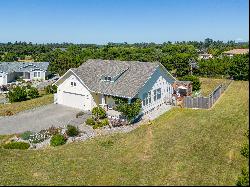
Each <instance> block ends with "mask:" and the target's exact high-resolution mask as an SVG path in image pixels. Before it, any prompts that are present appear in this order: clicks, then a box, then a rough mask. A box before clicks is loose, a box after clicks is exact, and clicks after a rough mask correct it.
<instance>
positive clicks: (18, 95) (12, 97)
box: [7, 86, 27, 103]
mask: <svg viewBox="0 0 250 187" xmlns="http://www.w3.org/2000/svg"><path fill="white" fill-rule="evenodd" d="M7 97H8V98H9V101H10V102H11V103H13V102H20V101H25V100H26V99H27V92H26V89H25V87H20V86H17V87H15V88H13V89H11V90H10V91H9V93H8V95H7Z"/></svg>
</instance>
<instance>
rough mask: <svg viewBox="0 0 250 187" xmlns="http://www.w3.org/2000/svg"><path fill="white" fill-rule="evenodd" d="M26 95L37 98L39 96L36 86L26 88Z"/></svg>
mask: <svg viewBox="0 0 250 187" xmlns="http://www.w3.org/2000/svg"><path fill="white" fill-rule="evenodd" d="M28 96H29V97H30V98H31V99H34V98H37V97H39V92H38V90H37V89H36V88H34V87H31V88H30V89H29V90H28Z"/></svg>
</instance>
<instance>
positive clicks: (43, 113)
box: [0, 104, 89, 134]
mask: <svg viewBox="0 0 250 187" xmlns="http://www.w3.org/2000/svg"><path fill="white" fill-rule="evenodd" d="M79 111H80V110H78V109H75V108H71V107H66V106H63V105H58V104H50V105H46V106H42V107H38V108H35V109H32V110H28V111H23V112H20V113H18V114H16V115H14V116H6V117H0V134H14V133H21V132H24V131H27V130H30V131H33V132H38V131H40V130H42V129H46V128H48V127H51V126H52V125H53V126H56V127H58V126H65V125H67V124H71V125H80V124H82V123H83V122H84V121H85V120H86V119H87V118H88V117H89V114H85V115H84V116H83V117H81V118H76V117H75V116H76V114H77V113H78V112H79Z"/></svg>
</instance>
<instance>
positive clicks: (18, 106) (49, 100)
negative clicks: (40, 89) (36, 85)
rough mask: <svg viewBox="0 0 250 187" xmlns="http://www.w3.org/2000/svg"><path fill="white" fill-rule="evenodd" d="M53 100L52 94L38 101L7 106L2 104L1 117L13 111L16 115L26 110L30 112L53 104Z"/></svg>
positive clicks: (32, 100) (0, 108) (0, 107)
mask: <svg viewBox="0 0 250 187" xmlns="http://www.w3.org/2000/svg"><path fill="white" fill-rule="evenodd" d="M53 98H54V96H53V95H52V94H51V95H44V96H41V97H39V98H36V99H31V100H27V101H22V102H16V103H12V104H5V105H4V104H0V116H4V115H5V113H6V111H11V112H12V113H13V114H16V113H18V112H21V111H24V110H29V109H32V108H35V107H39V106H42V105H47V104H50V103H53Z"/></svg>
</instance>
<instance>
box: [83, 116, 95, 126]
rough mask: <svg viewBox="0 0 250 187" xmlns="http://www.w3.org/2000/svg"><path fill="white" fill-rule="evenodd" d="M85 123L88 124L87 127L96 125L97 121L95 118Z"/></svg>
mask: <svg viewBox="0 0 250 187" xmlns="http://www.w3.org/2000/svg"><path fill="white" fill-rule="evenodd" d="M85 123H86V124H87V125H92V126H93V125H95V120H94V119H93V118H88V119H87V120H86V121H85Z"/></svg>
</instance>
